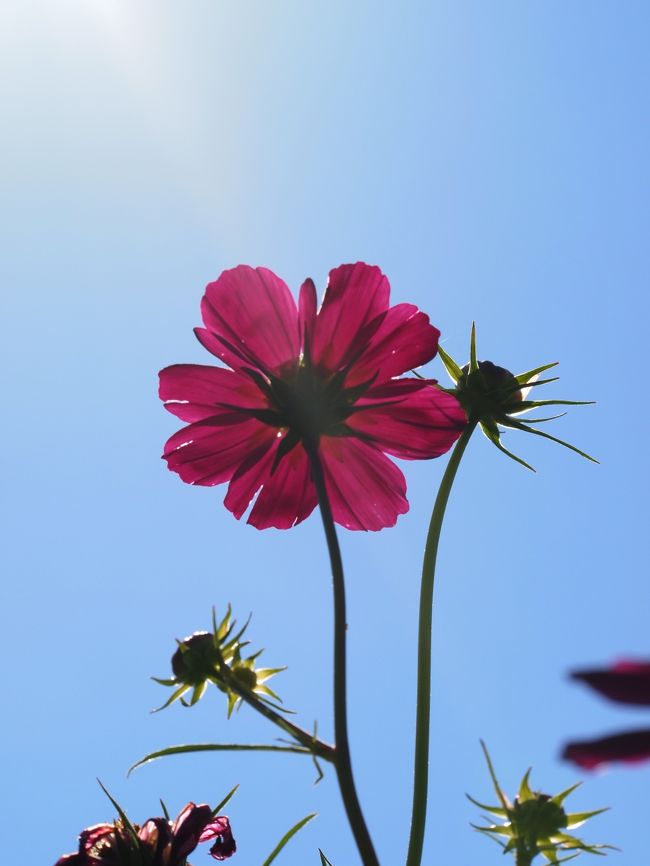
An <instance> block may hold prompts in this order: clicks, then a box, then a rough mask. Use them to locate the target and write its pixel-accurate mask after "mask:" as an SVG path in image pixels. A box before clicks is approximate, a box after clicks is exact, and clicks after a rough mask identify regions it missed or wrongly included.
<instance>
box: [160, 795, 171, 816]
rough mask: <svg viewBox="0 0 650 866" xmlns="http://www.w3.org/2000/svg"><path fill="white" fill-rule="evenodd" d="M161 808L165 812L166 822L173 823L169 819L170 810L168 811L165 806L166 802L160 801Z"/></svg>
mask: <svg viewBox="0 0 650 866" xmlns="http://www.w3.org/2000/svg"><path fill="white" fill-rule="evenodd" d="M160 808H161V809H162V810H163V815H164V816H165V820H166V821H171V818H170V817H169V810H168V809H167V806H166V805H165V801H164V800H161V801H160Z"/></svg>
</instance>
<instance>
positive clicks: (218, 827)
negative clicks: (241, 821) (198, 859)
mask: <svg viewBox="0 0 650 866" xmlns="http://www.w3.org/2000/svg"><path fill="white" fill-rule="evenodd" d="M229 827H230V822H229V821H228V819H227V818H226V817H224V816H223V815H219V816H218V817H216V818H214V820H213V821H211V822H210V823H209V824H208V826H207V827H206V828H205V830H204V831H203V832H202V833H201V837H200V839H199V842H209V841H210V839H214V838H215V837H216V836H223V834H224V833H225V832H226V831H227V830H228V829H229Z"/></svg>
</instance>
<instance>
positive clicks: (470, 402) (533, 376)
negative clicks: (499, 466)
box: [438, 325, 598, 472]
mask: <svg viewBox="0 0 650 866" xmlns="http://www.w3.org/2000/svg"><path fill="white" fill-rule="evenodd" d="M438 354H439V355H440V358H441V360H442V362H443V364H444V365H445V368H446V370H447V372H448V373H449V375H450V377H451V379H452V381H453V383H454V387H453V388H450V389H447V390H448V391H449V393H451V394H453V395H454V396H455V397H456V399H457V400H458V401H459V403H460V404H461V406H462V407H463V409H464V410H465V413H466V414H467V418H468V420H469V423H470V424H478V425H479V426H480V428H481V430H482V431H483V433H484V434H485V435H486V436H487V438H488V439H489V440H490V442H492V444H493V445H495V446H496V447H497V448H498V449H499V450H500V451H502V452H503V453H504V454H506V455H507V456H508V457H510V458H512V460H515V461H516V462H517V463H519V464H521V465H522V466H525V467H526V469H530V470H531V471H533V472H534V471H535V470H534V469H533V467H532V466H531V465H530V464H528V463H526V461H525V460H522V459H521V457H517V456H516V455H515V454H513V453H512V452H511V451H509V450H508V449H507V448H506V447H505V445H504V444H503V443H502V441H501V435H502V432H503V431H502V430H501V429H500V428H503V427H505V428H506V429H510V430H520V431H522V432H524V433H532V434H533V435H535V436H541V437H542V438H544V439H550V440H551V442H557V443H558V444H559V445H563V446H564V447H565V448H569V449H570V450H571V451H575V452H576V454H580V456H581V457H586V459H587V460H591V461H592V462H593V463H597V462H598V461H597V460H595V459H594V458H593V457H590V456H589V454H586V453H585V452H584V451H581V450H580V449H579V448H576V447H575V445H570V444H569V443H568V442H564V441H563V440H562V439H558V438H557V437H555V436H551V435H550V433H545V432H544V431H542V430H538V429H537V428H536V426H531V425H537V424H544V423H546V422H548V421H554V420H555V419H556V418H561V417H562V415H563V414H565V413H561V414H559V415H551V416H550V417H547V418H531V417H529V416H528V415H525V413H527V412H530V411H531V410H534V409H538V408H540V407H546V406H584V405H587V403H589V402H591V401H584V400H533V399H530V398H529V396H528V395H529V392H530V391H531V390H532V389H533V388H535V387H538V386H540V385H545V384H547V383H549V382H555V381H557V376H553V377H551V378H550V379H540V378H539V376H540V374H541V373H544V372H545V371H546V370H550V369H551V368H552V367H555V366H557V362H552V363H550V364H542V366H541V367H535V368H534V369H533V370H528V371H527V372H525V373H519V374H518V375H515V374H514V373H511V372H510V370H507V369H506V368H505V367H500V366H499V365H498V364H494V363H493V362H492V361H479V360H478V359H477V356H476V329H475V327H474V325H472V335H471V338H470V361H469V363H468V364H465V366H464V367H460V366H459V365H458V364H457V363H456V362H455V361H454V359H453V358H452V357H451V356H450V355H448V354H447V353H446V352H445V350H444V349H443V348H441V347H440V346H438ZM522 415H525V418H524V420H521V417H520V416H522Z"/></svg>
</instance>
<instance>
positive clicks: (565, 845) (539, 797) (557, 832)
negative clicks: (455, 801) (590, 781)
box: [467, 741, 612, 866]
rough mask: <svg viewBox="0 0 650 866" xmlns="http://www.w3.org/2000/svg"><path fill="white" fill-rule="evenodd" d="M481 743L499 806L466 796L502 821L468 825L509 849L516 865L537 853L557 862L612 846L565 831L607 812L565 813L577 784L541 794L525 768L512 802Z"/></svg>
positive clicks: (521, 865) (527, 862)
mask: <svg viewBox="0 0 650 866" xmlns="http://www.w3.org/2000/svg"><path fill="white" fill-rule="evenodd" d="M481 746H482V747H483V752H484V754H485V759H486V761H487V765H488V770H489V772H490V776H491V778H492V784H493V785H494V790H495V791H496V793H497V797H498V798H499V805H497V806H486V805H485V804H484V803H479V802H478V800H475V799H474V798H473V797H470V796H469V794H468V795H467V798H468V799H469V800H470V801H471V802H472V803H474V805H475V806H478V807H479V808H480V809H483V810H484V811H486V812H490V813H491V814H492V815H495V816H497V817H498V818H501V819H505V820H504V821H503V823H502V824H490V825H489V826H486V827H479V826H477V825H476V824H472V825H471V826H472V827H474V829H475V830H478V831H479V833H484V834H485V835H486V836H490V837H491V838H492V839H494V840H495V841H496V842H498V843H499V845H501V847H502V848H503V851H504V854H506V853H508V852H512V853H513V854H514V856H515V863H516V866H530V864H531V863H532V862H533V860H534V859H535V858H536V857H537V856H538V855H540V854H541V855H542V856H543V857H544V858H545V859H546V862H547V863H552V864H557V863H564V862H565V860H569V859H572V858H573V857H577V856H578V854H580V853H581V852H587V853H589V854H602V849H604V848H611V847H612V846H611V845H587V844H585V843H584V842H583V841H582V840H580V839H578V838H577V837H576V836H571V835H569V834H568V833H566V832H565V831H566V830H567V829H572V828H573V827H578V826H580V825H581V824H583V823H584V822H585V821H587V820H588V819H589V818H592V817H593V816H594V815H599V814H600V813H601V812H604V811H606V810H605V809H596V810H594V811H592V812H575V813H572V814H568V813H567V812H565V810H564V806H563V803H564V800H565V799H566V798H567V797H568V796H569V794H570V793H571V792H572V791H575V789H576V788H577V787H578V785H572V786H571V787H570V788H567V789H566V790H565V791H562V792H560V793H559V794H555V795H554V796H551V795H550V794H542V793H540V792H539V791H532V790H531V788H530V785H529V784H528V780H529V777H530V770H528V772H527V773H526V774H525V776H524V778H523V779H522V780H521V784H520V785H519V791H518V792H517V796H516V797H515V799H514V802H512V803H511V802H510V800H509V799H508V797H507V796H506V795H505V793H504V792H503V790H502V789H501V787H500V785H499V783H498V781H497V778H496V774H495V772H494V767H493V766H492V761H491V759H490V755H489V754H488V750H487V748H486V746H485V743H483V742H482V741H481ZM498 836H502V837H503V838H504V839H506V840H507V841H505V842H502V841H501V840H500V839H498V838H497V837H498ZM562 853H564V854H568V855H569V856H568V857H564V858H563V859H559V858H558V855H559V854H562Z"/></svg>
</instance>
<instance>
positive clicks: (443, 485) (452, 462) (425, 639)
mask: <svg viewBox="0 0 650 866" xmlns="http://www.w3.org/2000/svg"><path fill="white" fill-rule="evenodd" d="M475 427H476V422H471V421H470V423H469V424H468V425H467V427H466V428H465V429H464V431H463V433H462V435H461V437H460V439H459V440H458V442H457V443H456V446H455V447H454V450H453V451H452V454H451V457H450V458H449V463H448V464H447V468H446V470H445V474H444V475H443V476H442V481H441V482H440V489H439V490H438V495H437V496H436V501H435V505H434V506H433V513H432V514H431V522H430V524H429V533H428V535H427V543H426V546H425V548H424V560H423V562H422V586H421V589H420V618H419V626H418V629H419V631H418V676H417V710H416V720H415V765H414V771H413V810H412V813H411V837H410V839H409V849H408V856H407V859H406V866H420V863H421V861H422V848H423V845H424V828H425V824H426V817H427V792H428V787H429V729H430V722H431V631H432V625H433V585H434V580H435V574H436V557H437V554H438V542H439V541H440V530H441V529H442V521H443V519H444V516H445V508H446V507H447V501H448V500H449V494H450V492H451V487H452V484H453V483H454V478H455V477H456V471H457V469H458V465H459V463H460V459H461V457H462V456H463V453H464V451H465V448H466V447H467V443H468V442H469V439H470V436H471V435H472V433H473V432H474V429H475Z"/></svg>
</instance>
